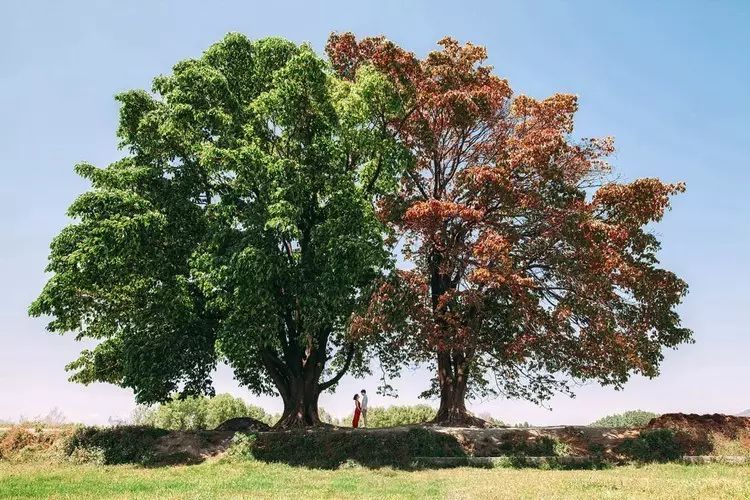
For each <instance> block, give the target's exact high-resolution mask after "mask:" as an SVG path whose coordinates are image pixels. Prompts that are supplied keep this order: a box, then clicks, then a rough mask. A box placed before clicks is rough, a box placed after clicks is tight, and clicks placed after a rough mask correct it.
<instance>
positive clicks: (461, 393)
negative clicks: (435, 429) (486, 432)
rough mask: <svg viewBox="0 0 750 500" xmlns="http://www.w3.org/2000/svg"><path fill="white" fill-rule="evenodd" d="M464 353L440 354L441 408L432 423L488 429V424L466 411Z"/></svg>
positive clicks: (465, 364) (467, 361) (465, 360)
mask: <svg viewBox="0 0 750 500" xmlns="http://www.w3.org/2000/svg"><path fill="white" fill-rule="evenodd" d="M468 364H469V360H467V359H466V356H465V353H463V352H462V351H453V352H440V353H438V382H439V383H440V408H438V412H437V415H435V418H434V419H433V421H432V423H434V424H436V425H441V426H444V427H487V422H486V421H484V420H482V419H481V418H478V417H475V416H474V415H472V414H471V413H470V412H469V411H468V410H467V409H466V402H465V399H466V382H467V381H466V368H467V367H468Z"/></svg>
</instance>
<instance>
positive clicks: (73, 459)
mask: <svg viewBox="0 0 750 500" xmlns="http://www.w3.org/2000/svg"><path fill="white" fill-rule="evenodd" d="M68 461H69V462H70V463H73V464H78V465H81V464H93V465H104V464H106V463H107V459H106V455H105V452H104V449H103V448H100V447H98V446H88V447H86V446H77V447H76V448H74V449H73V451H72V452H71V453H70V455H69V456H68Z"/></svg>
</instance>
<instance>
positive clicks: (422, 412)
mask: <svg viewBox="0 0 750 500" xmlns="http://www.w3.org/2000/svg"><path fill="white" fill-rule="evenodd" d="M435 413H436V410H435V409H434V408H432V407H431V406H427V405H412V406H389V407H387V408H385V407H382V406H372V407H370V408H368V409H367V427H371V428H381V427H399V426H402V425H412V424H422V423H424V422H429V421H430V420H432V419H433V418H435ZM352 416H353V415H348V416H347V417H345V418H343V419H342V420H341V421H340V422H339V425H341V426H342V427H349V426H351V425H352ZM362 423H363V422H362V419H360V420H359V425H362Z"/></svg>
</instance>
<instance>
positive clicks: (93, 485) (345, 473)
mask: <svg viewBox="0 0 750 500" xmlns="http://www.w3.org/2000/svg"><path fill="white" fill-rule="evenodd" d="M219 496H220V497H224V498H227V497H229V498H238V497H246V498H250V497H252V498H294V497H296V498H305V499H307V498H381V499H382V498H514V499H515V498H596V499H600V498H674V499H678V498H679V499H685V498H750V466H731V465H720V464H713V465H700V466H688V465H677V464H665V465H648V466H643V467H634V466H627V467H618V468H612V469H607V470H572V471H562V470H538V469H472V468H458V469H439V470H422V471H415V472H407V471H396V470H391V469H377V470H371V469H365V468H360V467H353V468H346V469H340V470H335V471H326V470H310V469H305V468H295V467H290V466H286V465H275V464H266V463H263V462H242V463H217V462H213V463H204V464H201V465H194V466H177V467H158V468H143V467H136V466H93V465H64V464H40V463H21V464H10V463H7V462H6V463H2V462H0V498H28V497H60V498H63V497H64V498H78V497H89V498H94V497H97V498H101V497H114V498H130V497H132V498H216V497H219Z"/></svg>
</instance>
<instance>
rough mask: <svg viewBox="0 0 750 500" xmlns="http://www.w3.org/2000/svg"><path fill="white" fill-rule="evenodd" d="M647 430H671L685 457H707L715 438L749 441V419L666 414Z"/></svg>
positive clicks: (650, 423) (718, 415) (728, 416)
mask: <svg viewBox="0 0 750 500" xmlns="http://www.w3.org/2000/svg"><path fill="white" fill-rule="evenodd" d="M646 427H647V428H648V429H672V430H673V431H675V436H676V438H677V440H678V442H679V443H680V447H681V448H682V449H683V450H684V452H685V453H687V454H690V455H702V454H709V453H711V452H712V451H713V443H714V439H715V437H716V436H720V437H722V438H725V439H732V440H734V439H737V440H740V441H743V442H744V441H747V440H748V439H750V417H736V416H733V415H722V414H720V413H714V414H713V415H698V414H695V413H690V414H685V413H666V414H664V415H662V416H660V417H657V418H654V419H652V420H651V421H650V422H649V423H648V425H647V426H646Z"/></svg>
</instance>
